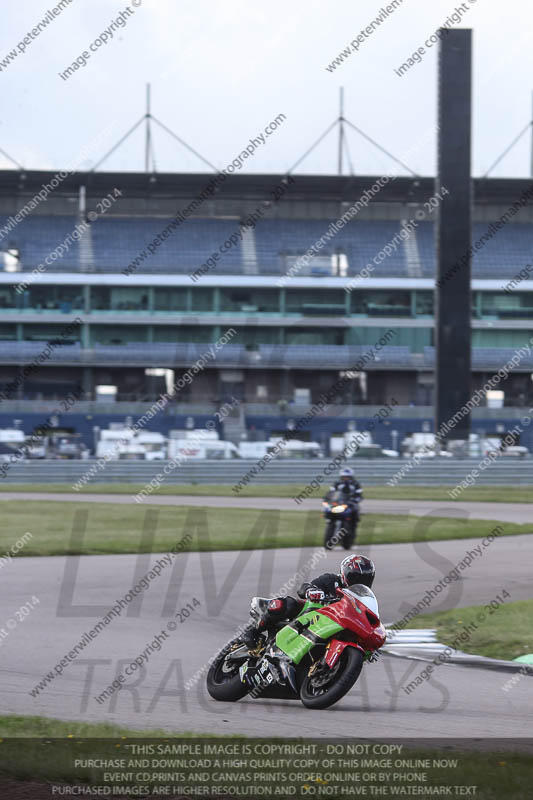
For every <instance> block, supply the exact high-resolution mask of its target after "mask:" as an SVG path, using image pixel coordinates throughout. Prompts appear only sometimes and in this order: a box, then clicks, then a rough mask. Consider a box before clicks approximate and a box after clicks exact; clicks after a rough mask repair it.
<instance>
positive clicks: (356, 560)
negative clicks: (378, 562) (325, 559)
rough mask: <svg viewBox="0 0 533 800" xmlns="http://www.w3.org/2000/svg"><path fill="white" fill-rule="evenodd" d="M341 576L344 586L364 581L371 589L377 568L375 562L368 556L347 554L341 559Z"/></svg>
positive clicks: (364, 584)
mask: <svg viewBox="0 0 533 800" xmlns="http://www.w3.org/2000/svg"><path fill="white" fill-rule="evenodd" d="M340 576H341V581H342V583H343V585H344V586H352V584H354V583H362V584H363V586H368V588H369V589H371V588H372V584H373V583H374V578H375V577H376V568H375V566H374V562H373V561H371V560H370V559H369V558H366V556H346V558H345V559H343V560H342V561H341V568H340Z"/></svg>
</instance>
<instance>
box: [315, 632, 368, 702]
mask: <svg viewBox="0 0 533 800" xmlns="http://www.w3.org/2000/svg"><path fill="white" fill-rule="evenodd" d="M363 661H364V655H363V653H362V652H361V651H360V650H358V649H356V648H355V647H346V648H345V649H344V650H343V653H342V655H341V657H340V659H339V661H338V662H337V664H336V665H335V667H334V668H333V670H332V672H333V675H332V681H331V683H330V684H329V685H328V684H326V685H325V686H324V687H317V686H316V685H314V681H313V676H311V677H309V675H306V676H305V678H304V680H303V681H302V685H301V687H300V700H301V701H302V703H303V704H304V706H305V707H306V708H313V709H321V708H329V707H330V706H332V705H334V703H336V702H337V701H338V700H340V699H341V697H344V695H345V694H347V693H348V692H349V691H350V689H351V688H352V686H353V685H354V683H355V682H356V681H357V679H358V677H359V675H360V673H361V669H362V666H363ZM325 669H329V667H327V666H325ZM315 680H316V679H315Z"/></svg>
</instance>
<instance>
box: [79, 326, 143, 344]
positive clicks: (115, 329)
mask: <svg viewBox="0 0 533 800" xmlns="http://www.w3.org/2000/svg"><path fill="white" fill-rule="evenodd" d="M147 339H148V327H147V326H146V325H91V344H93V345H94V344H106V345H121V344H128V343H129V342H146V341H147Z"/></svg>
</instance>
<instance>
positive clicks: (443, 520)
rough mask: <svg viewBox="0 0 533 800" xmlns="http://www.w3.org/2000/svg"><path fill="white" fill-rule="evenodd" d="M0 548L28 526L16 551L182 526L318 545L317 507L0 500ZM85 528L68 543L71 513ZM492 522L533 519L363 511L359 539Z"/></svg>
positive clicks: (443, 532)
mask: <svg viewBox="0 0 533 800" xmlns="http://www.w3.org/2000/svg"><path fill="white" fill-rule="evenodd" d="M0 512H1V514H2V525H1V527H0V553H6V552H8V551H9V550H10V548H11V547H12V546H13V545H14V543H15V542H16V541H17V540H18V539H20V537H21V536H22V535H23V534H24V533H26V532H27V531H29V532H30V533H32V534H33V538H32V539H30V540H29V542H28V543H27V544H26V545H25V546H24V547H23V548H22V549H21V550H20V551H19V553H18V557H24V556H35V555H38V556H44V555H65V554H67V555H73V554H78V553H80V554H89V555H90V554H108V553H138V552H168V551H169V550H170V549H172V548H173V547H174V546H175V545H176V543H177V542H178V541H179V540H180V539H181V538H182V537H183V536H184V535H185V534H186V533H189V534H191V535H192V537H193V538H192V541H191V542H190V544H189V546H188V549H190V550H200V551H207V550H254V549H259V548H270V547H300V546H302V545H305V546H309V547H311V546H312V547H316V546H320V545H321V544H322V537H323V530H324V521H323V519H322V515H321V513H320V512H319V511H318V510H317V511H311V512H310V513H309V514H306V513H303V512H302V511H277V510H265V511H261V510H258V509H238V508H208V509H202V508H195V507H192V506H191V507H189V506H146V507H143V506H141V505H135V504H134V505H129V504H128V505H120V504H118V503H116V504H115V503H106V504H104V503H102V504H97V503H83V502H79V503H78V502H72V503H60V502H54V501H43V502H41V501H25V502H24V503H20V502H18V501H16V500H8V501H1V506H0ZM83 512H86V515H87V517H86V519H87V524H86V529H85V535H84V537H83V538H82V540H81V541H80V542H79V543H78V544H72V543H71V532H72V530H73V525H74V522H75V520H77V524H83V519H84V518H85V517H84V513H83ZM152 515H155V516H156V517H157V519H156V523H155V535H154V541H153V543H151V542H150V541H149V540H148V537H147V536H145V537H144V541H143V540H142V531H143V529H144V528H145V526H147V520H149V518H150V516H152ZM497 525H501V528H502V529H503V532H504V533H503V535H507V536H509V535H512V534H527V533H533V523H532V524H523V525H518V524H514V523H504V522H502V523H497V522H493V521H490V520H472V519H469V520H465V519H454V518H447V517H409V516H397V517H396V516H392V515H390V514H365V515H364V516H363V518H362V524H361V526H360V531H359V538H358V542H359V544H362V545H365V544H389V543H399V542H418V541H426V540H428V541H429V540H431V541H437V540H442V539H466V538H478V537H484V536H486V535H487V534H488V533H489V532H490V531H491V530H493V529H494V528H495V527H496V526H497Z"/></svg>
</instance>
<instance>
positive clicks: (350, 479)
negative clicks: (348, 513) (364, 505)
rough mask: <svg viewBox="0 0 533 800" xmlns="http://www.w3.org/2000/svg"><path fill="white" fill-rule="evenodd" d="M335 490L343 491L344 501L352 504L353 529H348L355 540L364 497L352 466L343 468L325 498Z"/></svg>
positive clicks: (351, 524) (351, 523)
mask: <svg viewBox="0 0 533 800" xmlns="http://www.w3.org/2000/svg"><path fill="white" fill-rule="evenodd" d="M333 492H342V494H343V497H344V502H345V503H346V504H350V505H351V506H352V509H353V514H352V517H351V520H350V527H351V530H350V531H348V533H349V534H350V538H351V540H352V541H353V540H354V538H355V529H356V526H357V523H358V522H359V502H360V501H361V500H362V499H363V490H362V488H361V484H360V483H359V481H358V480H356V478H355V476H354V474H353V470H352V469H350V467H345V469H343V470H341V472H340V475H339V480H338V481H337V482H336V483H334V484H333V486H330V487H329V490H328V493H327V494H326V496H325V497H324V500H328V499H329V496H330V495H331V494H332V493H333Z"/></svg>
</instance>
